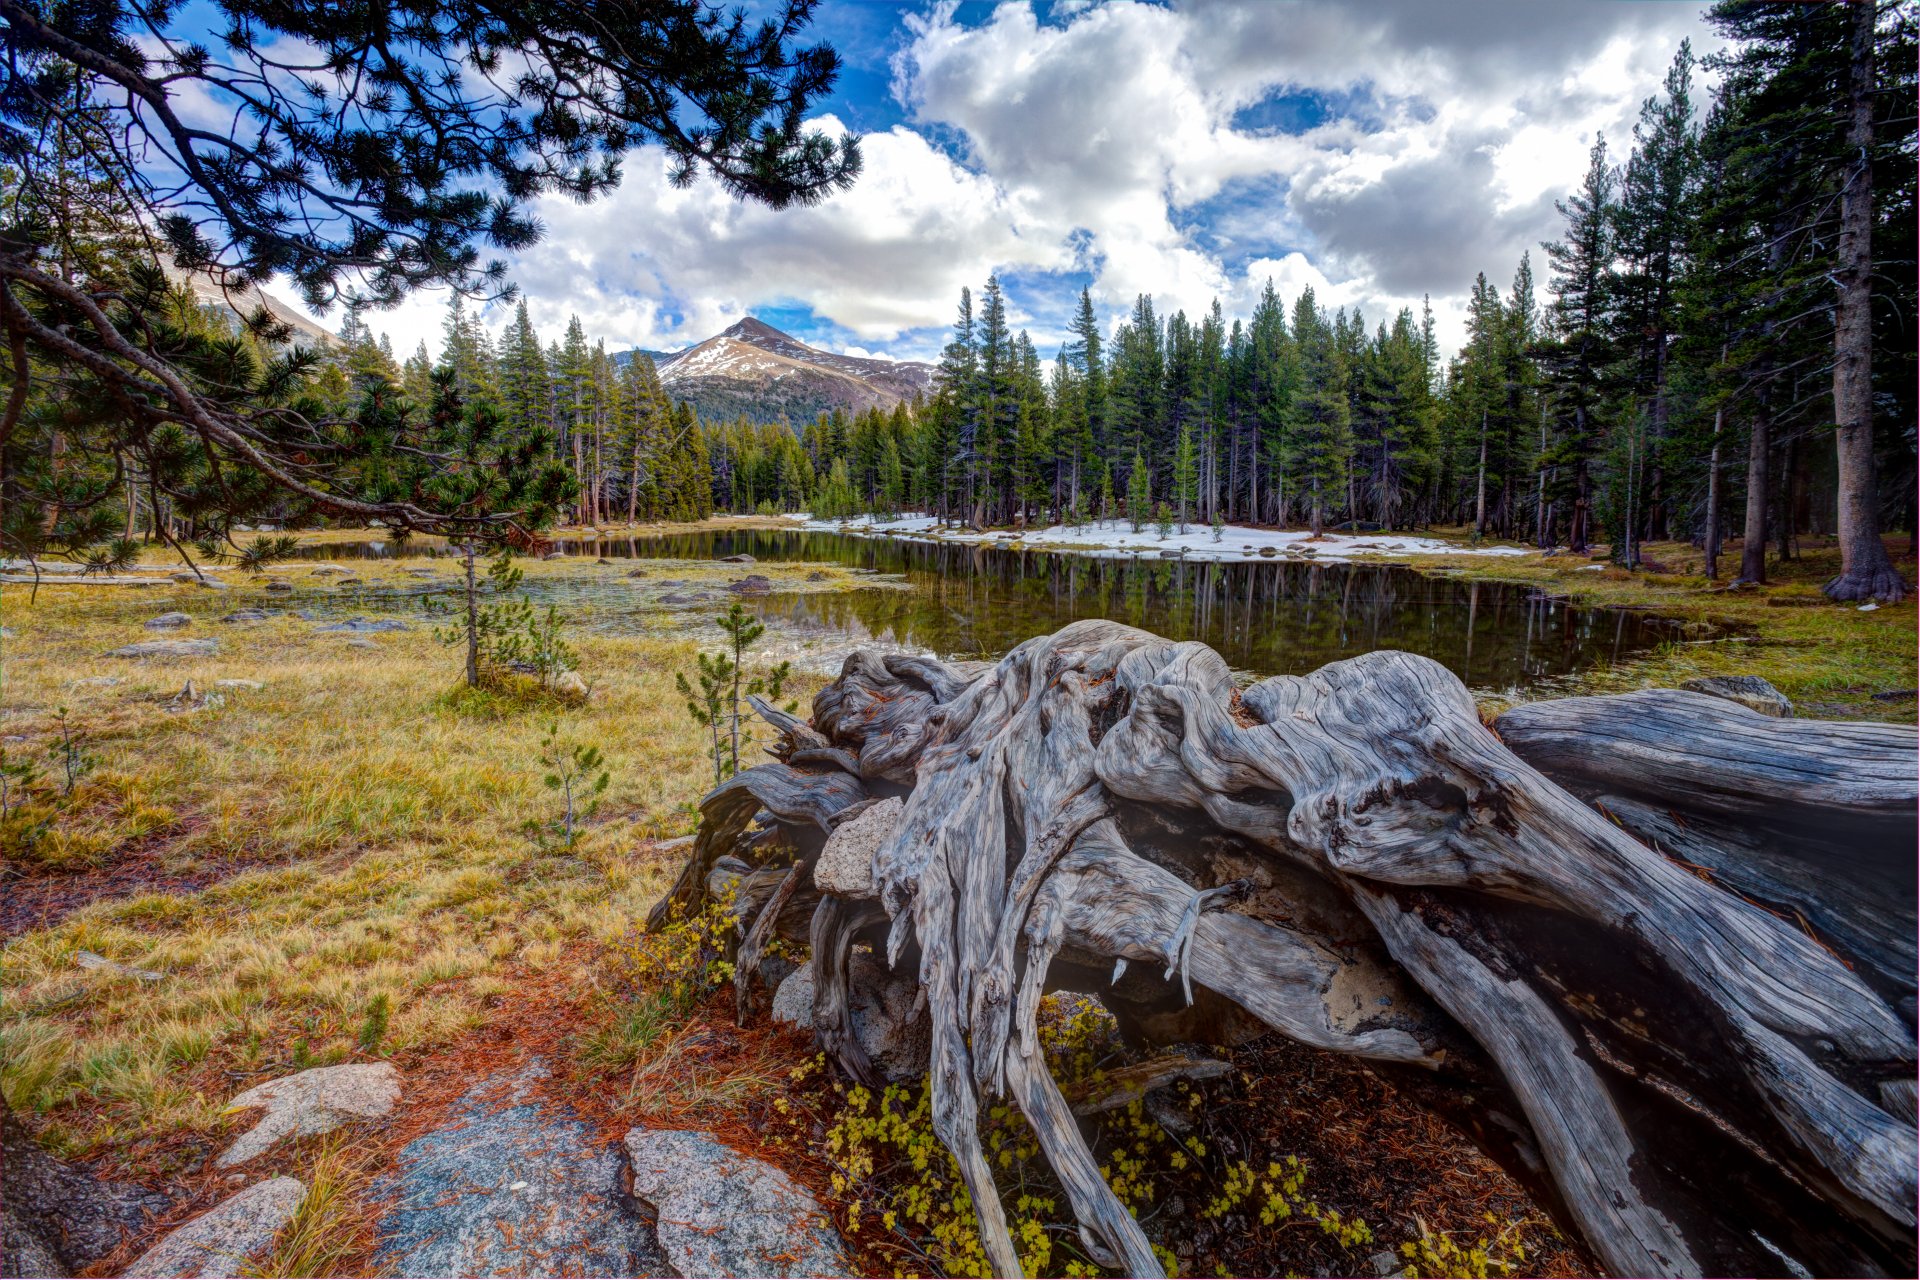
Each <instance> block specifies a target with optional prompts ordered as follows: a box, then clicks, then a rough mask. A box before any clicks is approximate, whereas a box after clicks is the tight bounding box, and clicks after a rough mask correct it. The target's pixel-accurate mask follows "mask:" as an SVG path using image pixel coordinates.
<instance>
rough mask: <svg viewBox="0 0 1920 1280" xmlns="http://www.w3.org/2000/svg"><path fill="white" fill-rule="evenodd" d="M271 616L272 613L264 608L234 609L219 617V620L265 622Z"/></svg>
mask: <svg viewBox="0 0 1920 1280" xmlns="http://www.w3.org/2000/svg"><path fill="white" fill-rule="evenodd" d="M272 616H273V615H272V614H270V613H268V612H267V611H266V610H265V609H235V610H234V611H233V612H232V613H230V614H228V615H227V616H226V617H224V618H222V619H220V621H222V622H265V621H266V620H267V619H268V618H270V617H272Z"/></svg>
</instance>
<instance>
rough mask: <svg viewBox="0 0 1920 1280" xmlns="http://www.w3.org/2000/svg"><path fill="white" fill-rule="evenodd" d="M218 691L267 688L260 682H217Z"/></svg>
mask: <svg viewBox="0 0 1920 1280" xmlns="http://www.w3.org/2000/svg"><path fill="white" fill-rule="evenodd" d="M213 687H214V688H216V689H264V688H266V687H267V686H266V685H265V684H263V683H261V682H260V681H258V680H215V681H214V682H213Z"/></svg>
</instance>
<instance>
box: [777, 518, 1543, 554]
mask: <svg viewBox="0 0 1920 1280" xmlns="http://www.w3.org/2000/svg"><path fill="white" fill-rule="evenodd" d="M786 518H787V519H789V520H794V521H797V522H799V524H800V527H801V528H803V529H809V530H817V531H820V532H823V533H849V534H853V535H855V536H858V537H875V538H883V537H905V538H918V539H922V540H925V541H932V542H980V543H985V542H990V543H996V544H998V545H1000V546H1006V547H1016V546H1017V547H1041V548H1045V549H1046V550H1049V551H1064V552H1071V553H1074V554H1078V555H1089V556H1102V557H1124V556H1148V555H1157V554H1159V553H1160V552H1162V551H1177V552H1179V553H1181V558H1183V559H1187V560H1207V561H1225V562H1238V561H1248V560H1272V559H1278V558H1285V559H1290V560H1311V561H1314V562H1316V563H1320V564H1345V563H1348V562H1349V561H1352V560H1356V559H1367V558H1370V557H1375V556H1382V557H1387V556H1442V555H1457V556H1524V555H1532V554H1534V552H1533V551H1532V550H1530V549H1529V548H1526V547H1508V546H1495V545H1491V544H1486V545H1481V546H1477V547H1476V546H1469V545H1467V544H1465V543H1459V542H1446V541H1443V540H1441V539H1439V538H1421V537H1415V536H1413V535H1411V534H1387V533H1357V534H1344V533H1328V534H1323V535H1321V537H1320V539H1319V540H1318V541H1315V540H1314V539H1313V536H1312V535H1311V534H1309V533H1308V532H1307V531H1306V530H1304V529H1297V530H1291V529H1252V528H1248V527H1246V526H1244V525H1231V524H1230V525H1227V526H1225V528H1224V529H1223V530H1222V531H1221V535H1220V538H1219V540H1218V541H1215V539H1214V536H1213V529H1212V528H1211V527H1210V526H1207V525H1203V524H1189V525H1188V526H1187V532H1185V533H1179V532H1174V533H1170V534H1168V535H1167V536H1166V537H1164V538H1163V537H1161V536H1160V534H1159V531H1158V530H1157V529H1155V528H1153V527H1152V526H1148V527H1145V528H1143V529H1141V531H1140V532H1138V533H1135V532H1134V531H1133V526H1132V525H1131V524H1130V523H1128V522H1127V521H1124V520H1105V521H1094V522H1091V523H1088V524H1084V525H1058V524H1057V525H1053V526H1052V527H1050V528H1046V529H1035V530H1030V531H1028V532H1026V533H1010V532H994V533H976V532H973V531H972V530H969V529H965V528H961V527H955V526H943V525H942V524H941V522H940V520H939V519H938V518H937V517H935V516H927V515H904V516H900V517H897V518H895V519H892V520H881V519H878V518H875V517H871V516H856V517H851V518H848V519H843V520H815V519H814V518H813V516H812V515H811V514H809V513H806V512H799V513H793V514H789V515H788V516H787V517H786ZM1175 528H1176V530H1177V528H1178V526H1175ZM1263 551H1265V552H1266V553H1267V554H1264V555H1263V554H1262V552H1263Z"/></svg>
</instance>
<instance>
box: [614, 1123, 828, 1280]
mask: <svg viewBox="0 0 1920 1280" xmlns="http://www.w3.org/2000/svg"><path fill="white" fill-rule="evenodd" d="M626 1147H627V1157H628V1159H629V1160H631V1161H632V1164H633V1194H634V1196H635V1198H636V1199H639V1200H642V1201H645V1202H646V1203H647V1204H650V1205H652V1206H653V1208H654V1210H655V1211H656V1213H657V1215H658V1216H657V1226H656V1231H657V1233H658V1235H659V1239H660V1248H661V1251H662V1252H664V1253H665V1254H666V1257H667V1263H668V1265H669V1266H670V1267H672V1268H673V1270H674V1272H675V1273H676V1274H678V1275H683V1276H831V1275H843V1274H845V1263H844V1262H843V1261H842V1260H841V1256H840V1254H841V1244H840V1236H839V1234H838V1233H837V1232H836V1231H834V1229H833V1226H832V1220H831V1219H830V1218H828V1217H827V1215H826V1213H825V1212H824V1211H822V1210H821V1208H820V1205H819V1203H818V1202H817V1201H815V1200H814V1198H813V1197H812V1196H811V1195H810V1194H808V1192H807V1190H806V1189H805V1188H804V1187H802V1186H801V1185H800V1184H799V1183H797V1182H795V1181H794V1180H793V1179H792V1178H789V1177H788V1176H787V1175H786V1174H785V1173H782V1172H781V1171H780V1170H779V1169H776V1168H774V1167H773V1166H772V1165H770V1164H767V1163H766V1162H765V1161H762V1160H756V1159H754V1158H753V1157H751V1156H747V1155H743V1154H741V1153H740V1152H738V1151H735V1150H734V1149H733V1148H731V1147H729V1146H726V1145H724V1144H723V1143H721V1142H718V1141H716V1140H715V1139H714V1137H713V1135H712V1134H709V1133H700V1132H696V1131H693V1130H687V1129H634V1130H631V1131H630V1132H629V1133H628V1134H627V1138H626Z"/></svg>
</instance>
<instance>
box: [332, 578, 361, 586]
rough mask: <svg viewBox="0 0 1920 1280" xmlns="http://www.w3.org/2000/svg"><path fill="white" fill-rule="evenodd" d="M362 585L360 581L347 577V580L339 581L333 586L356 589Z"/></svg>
mask: <svg viewBox="0 0 1920 1280" xmlns="http://www.w3.org/2000/svg"><path fill="white" fill-rule="evenodd" d="M362 584H363V580H362V579H360V578H352V577H348V578H342V579H340V581H338V582H336V583H334V584H333V585H334V586H336V587H357V586H361V585H362Z"/></svg>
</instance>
